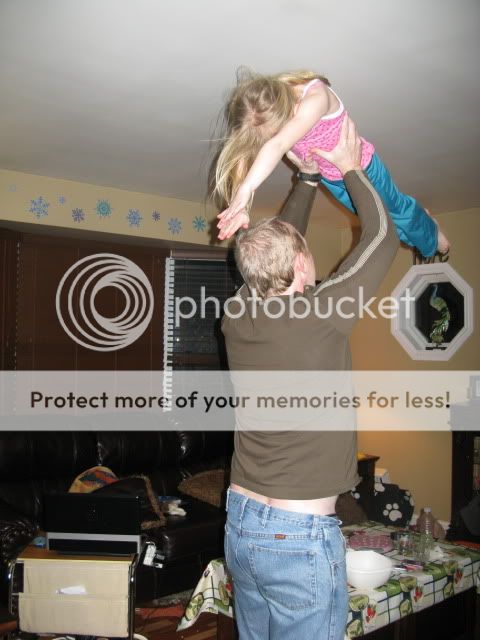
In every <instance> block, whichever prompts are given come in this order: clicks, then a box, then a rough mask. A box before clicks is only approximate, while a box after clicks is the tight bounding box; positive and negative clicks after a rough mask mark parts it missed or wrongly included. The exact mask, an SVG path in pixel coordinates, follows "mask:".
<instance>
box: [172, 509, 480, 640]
mask: <svg viewBox="0 0 480 640" xmlns="http://www.w3.org/2000/svg"><path fill="white" fill-rule="evenodd" d="M354 531H355V532H357V531H362V532H365V533H371V534H373V533H375V534H376V533H390V532H391V531H395V527H388V526H385V525H382V524H378V523H376V522H372V521H368V522H364V523H361V524H360V525H351V526H348V527H343V528H342V532H343V533H344V535H345V536H348V535H350V534H351V533H352V532H354ZM439 546H440V548H441V549H442V551H443V552H444V554H445V556H446V557H445V558H444V559H443V560H438V561H436V562H430V563H428V564H426V565H425V567H424V569H423V570H422V571H418V570H417V571H407V570H405V571H403V572H401V573H399V574H394V575H393V576H392V577H391V578H390V580H388V582H387V583H386V584H385V585H382V586H381V587H378V588H377V589H362V590H358V589H354V588H353V587H349V590H348V591H349V612H348V619H347V626H346V631H345V638H356V637H359V636H362V635H364V634H367V633H370V632H372V631H375V630H378V629H380V628H382V627H385V626H387V625H388V624H391V623H394V622H396V621H399V620H400V619H402V618H405V617H406V616H408V615H410V614H412V613H416V612H419V611H421V610H423V609H427V608H428V607H432V606H433V605H437V604H439V603H442V602H443V601H446V600H448V599H449V598H452V596H454V595H455V594H460V593H462V592H464V591H467V590H469V589H471V588H472V587H477V590H480V552H478V551H475V550H473V549H467V548H465V547H460V546H457V545H454V544H451V543H447V542H441V543H439ZM385 555H387V556H389V557H391V558H393V559H394V560H399V561H401V560H402V559H403V558H402V556H400V555H398V552H395V551H390V552H388V553H386V554H385ZM232 604H233V598H232V583H231V580H230V578H229V576H228V573H227V571H226V568H225V562H224V560H223V558H220V559H217V560H212V561H211V562H210V563H209V564H208V566H207V568H206V569H205V571H204V572H203V575H202V577H201V579H200V581H199V582H198V584H197V587H196V589H195V590H194V592H193V594H192V597H191V599H190V602H189V604H188V605H187V608H186V610H185V614H184V616H183V617H182V618H181V620H180V622H179V624H178V627H177V630H178V631H181V630H183V629H186V628H188V627H190V626H192V625H193V624H194V623H195V621H196V620H197V619H198V617H199V616H200V615H201V614H202V613H203V612H206V611H208V612H210V613H222V614H224V615H225V616H228V617H230V618H233V606H232ZM432 637H433V636H432Z"/></svg>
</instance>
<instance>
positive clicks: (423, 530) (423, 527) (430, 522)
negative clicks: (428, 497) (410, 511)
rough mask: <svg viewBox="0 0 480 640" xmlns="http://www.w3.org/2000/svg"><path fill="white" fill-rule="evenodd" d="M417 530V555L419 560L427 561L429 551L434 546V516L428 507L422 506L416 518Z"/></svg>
mask: <svg viewBox="0 0 480 640" xmlns="http://www.w3.org/2000/svg"><path fill="white" fill-rule="evenodd" d="M417 531H418V532H419V533H420V541H419V546H418V555H419V556H420V559H421V560H425V561H427V562H428V560H429V559H430V551H431V550H432V549H433V547H434V540H433V535H434V532H435V518H434V517H433V513H432V509H431V508H430V507H424V508H423V509H422V510H421V512H420V515H419V516H418V520H417Z"/></svg>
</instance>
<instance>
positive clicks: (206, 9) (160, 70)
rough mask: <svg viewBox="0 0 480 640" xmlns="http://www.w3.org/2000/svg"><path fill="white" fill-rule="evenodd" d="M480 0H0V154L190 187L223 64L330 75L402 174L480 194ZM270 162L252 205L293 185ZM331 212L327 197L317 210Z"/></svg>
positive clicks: (118, 182) (65, 173) (0, 159)
mask: <svg viewBox="0 0 480 640" xmlns="http://www.w3.org/2000/svg"><path fill="white" fill-rule="evenodd" d="M479 18H480V3H479V2H478V0H361V1H359V0H328V1H323V0H256V1H255V0H253V1H252V0H241V1H236V0H235V1H233V0H230V1H228V0H0V113H1V122H0V167H1V168H5V169H13V170H17V171H24V172H28V173H35V174H40V175H47V176H54V177H61V178H67V179H72V180H78V181H82V182H90V183H94V184H101V185H110V186H116V187H121V188H125V189H131V190H135V191H143V192H150V193H157V194H161V195H165V196H172V197H175V198H181V199H185V200H193V201H201V200H202V199H203V198H204V195H205V184H206V178H205V176H206V171H207V166H208V159H209V142H208V141H209V139H210V138H211V137H212V135H213V131H214V127H215V123H216V120H217V116H218V114H219V112H220V110H221V107H222V102H223V99H224V98H225V94H226V92H227V90H228V89H229V88H230V87H231V86H232V85H233V83H234V79H235V70H236V69H237V67H239V66H240V65H247V66H249V67H250V68H252V69H254V70H258V71H261V72H277V71H282V70H288V69H296V68H311V69H315V70H318V71H319V72H322V73H324V74H325V75H327V76H328V77H329V78H330V79H331V81H332V84H333V86H334V88H335V89H336V90H337V91H338V92H339V93H340V95H341V97H342V98H343V100H344V102H345V104H346V105H347V107H348V110H349V112H350V114H351V115H352V116H353V117H354V119H355V120H356V121H357V124H358V126H359V129H360V132H361V133H362V135H364V136H365V137H367V138H369V139H371V140H372V141H373V142H374V143H375V144H376V146H377V150H378V151H379V152H380V154H381V155H382V157H383V159H384V161H385V162H386V163H387V164H388V165H389V167H390V169H391V170H392V173H393V175H394V176H395V178H396V181H397V183H398V184H399V186H401V188H402V189H403V190H405V191H407V192H409V193H412V194H413V195H415V196H417V197H418V198H419V199H420V200H421V201H422V202H423V203H424V204H425V206H427V207H429V208H430V209H431V210H432V211H433V212H434V213H435V212H444V211H453V210H459V209H464V208H470V207H475V206H479V205H480V189H479V186H478V185H479V179H478V169H479V166H478V164H479V163H478V148H479V143H480V136H479V116H478V113H479V93H480V91H479V73H478V69H477V66H478V61H479V55H478V54H479V45H478V42H479V37H478V32H479V27H480V19H479ZM289 184H290V183H289V171H288V170H287V168H286V167H284V166H282V167H279V168H278V169H277V170H276V172H275V173H274V175H273V176H272V177H271V178H270V179H269V180H268V182H267V183H266V184H265V185H264V186H263V187H262V188H261V189H260V190H259V193H258V195H257V205H262V206H266V205H271V206H274V207H276V206H278V204H279V202H280V201H281V200H282V198H283V197H284V196H285V194H286V192H287V191H288V187H289ZM316 215H318V216H326V217H327V218H329V219H330V220H331V219H332V216H335V220H338V221H339V222H338V224H342V221H343V223H344V222H345V220H346V218H345V217H344V216H341V215H339V213H338V210H335V209H334V208H333V207H332V205H330V204H329V203H328V202H327V200H326V198H324V197H321V198H317V214H316Z"/></svg>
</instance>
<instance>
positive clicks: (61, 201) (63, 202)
mask: <svg viewBox="0 0 480 640" xmlns="http://www.w3.org/2000/svg"><path fill="white" fill-rule="evenodd" d="M66 201H67V199H66V198H65V196H58V204H65V202H66Z"/></svg>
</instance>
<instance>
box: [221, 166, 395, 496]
mask: <svg viewBox="0 0 480 640" xmlns="http://www.w3.org/2000/svg"><path fill="white" fill-rule="evenodd" d="M344 181H345V184H346V186H347V189H348V191H349V194H350V196H351V198H352V201H353V203H354V205H355V208H356V210H357V212H358V216H359V218H360V222H361V226H362V234H361V238H360V241H359V243H358V244H357V246H356V247H355V248H354V249H353V250H352V251H351V252H350V254H349V255H348V256H347V257H346V258H345V260H344V261H343V262H342V263H341V265H340V267H339V268H338V270H337V271H336V272H335V273H334V274H332V275H331V276H330V277H329V278H327V279H326V280H325V281H323V282H322V283H321V284H320V285H318V286H317V287H306V289H305V291H304V292H303V294H301V293H298V292H297V293H294V294H291V295H292V296H295V297H300V298H301V297H303V298H304V299H305V301H306V302H308V303H309V305H310V306H309V308H311V309H312V313H310V314H309V315H308V316H307V317H304V318H299V317H289V316H288V314H283V315H281V316H280V317H277V318H272V317H269V316H268V315H267V314H266V313H265V312H264V310H263V302H262V301H259V302H258V303H256V306H255V313H252V306H251V303H250V302H249V303H248V304H246V305H245V313H244V314H242V316H240V317H238V318H233V317H228V316H225V317H224V318H223V322H222V330H223V333H224V335H225V341H226V346H227V354H228V361H229V367H230V370H232V371H344V370H350V369H351V354H350V347H349V336H350V332H351V330H352V328H353V326H354V324H355V322H356V321H357V320H358V318H359V310H360V305H359V304H358V302H359V301H360V300H361V299H363V300H365V301H366V300H368V299H369V298H370V297H371V296H373V295H374V294H375V291H376V290H377V288H378V286H379V285H380V283H381V281H382V280H383V278H384V276H385V274H386V273H387V270H388V268H389V266H390V264H391V263H392V261H393V258H394V256H395V254H396V251H397V248H398V245H399V241H398V238H397V235H396V231H395V228H394V226H393V223H392V221H391V219H390V217H389V215H388V214H387V212H386V210H385V207H384V206H383V203H382V201H381V199H380V197H379V196H378V194H377V193H376V191H375V190H374V189H373V187H372V186H371V184H370V182H369V181H368V179H367V178H366V176H365V174H364V173H363V172H362V171H350V172H348V173H347V174H345V176H344ZM314 197H315V188H313V187H311V186H309V185H306V184H304V183H299V184H297V185H296V187H295V188H294V189H293V191H292V193H291V195H290V197H289V199H288V200H287V202H286V205H285V207H284V209H283V211H282V213H281V214H280V218H281V219H283V220H284V221H286V222H290V223H291V224H293V225H294V226H295V227H296V228H297V229H298V230H299V231H300V232H301V233H302V234H304V233H305V231H306V227H307V224H308V218H309V215H310V211H311V207H312V204H313V200H314ZM237 295H239V296H241V297H242V298H244V299H246V298H247V297H248V296H249V291H248V288H247V287H246V286H245V285H244V286H243V287H241V289H240V290H239V292H238V293H237ZM288 297H289V296H282V298H288ZM315 299H316V300H315ZM342 299H345V300H346V304H345V305H343V303H342ZM315 304H316V307H315ZM286 307H287V308H288V304H287V305H286ZM315 308H317V309H320V310H321V311H322V315H325V313H323V312H326V315H328V316H329V317H326V318H320V317H318V314H316V313H314V311H313V310H314V309H315ZM330 309H331V313H328V312H329V310H330ZM347 311H348V313H346V312H347ZM247 419H248V418H247ZM242 420H243V421H245V416H241V415H240V413H237V427H240V429H237V431H236V433H235V451H234V456H233V459H232V472H231V480H232V482H234V483H236V484H238V485H240V486H242V487H244V488H245V489H249V490H251V491H254V492H256V493H259V494H262V495H265V496H268V497H271V498H279V499H291V500H309V499H315V498H323V497H328V496H333V495H337V494H339V493H343V492H345V491H347V490H349V489H351V488H352V487H353V486H355V484H357V482H358V480H359V478H358V475H357V457H356V453H357V449H356V433H355V431H354V430H350V431H302V430H301V425H299V424H297V423H292V430H291V431H290V430H284V428H285V425H283V428H282V431H255V430H254V429H255V428H256V425H255V424H245V422H243V424H239V422H241V421H242ZM244 427H247V429H248V430H246V431H245V430H242V428H244Z"/></svg>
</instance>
